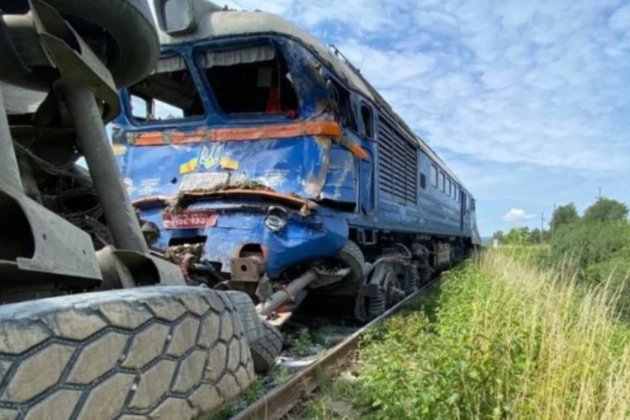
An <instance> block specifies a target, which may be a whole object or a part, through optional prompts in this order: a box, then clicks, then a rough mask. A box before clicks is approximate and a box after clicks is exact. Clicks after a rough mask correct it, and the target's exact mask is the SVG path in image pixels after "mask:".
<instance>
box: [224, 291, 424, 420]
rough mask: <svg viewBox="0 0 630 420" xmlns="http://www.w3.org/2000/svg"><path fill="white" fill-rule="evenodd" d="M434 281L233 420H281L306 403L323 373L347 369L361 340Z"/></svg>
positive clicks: (345, 340) (323, 355)
mask: <svg viewBox="0 0 630 420" xmlns="http://www.w3.org/2000/svg"><path fill="white" fill-rule="evenodd" d="M433 283H434V282H430V283H428V284H426V285H424V286H423V287H421V288H420V289H418V290H417V291H416V292H415V293H413V294H411V295H409V296H407V297H406V298H405V299H404V300H402V301H400V302H398V303H397V304H396V305H395V306H393V307H391V308H390V309H389V310H387V311H386V312H385V313H384V314H383V315H381V316H379V317H378V318H375V319H374V320H372V321H371V322H370V323H368V324H366V325H365V326H363V327H361V328H360V329H358V330H357V331H355V332H354V333H352V334H351V335H349V336H348V337H346V338H345V339H344V340H343V341H341V342H340V343H339V344H337V345H336V346H334V347H333V348H331V349H329V350H327V351H326V352H324V354H322V355H321V356H320V357H318V358H317V359H316V360H315V361H314V362H313V363H312V364H311V365H309V366H308V367H306V368H304V369H303V370H301V371H299V372H297V373H296V374H294V375H293V376H292V377H291V378H290V379H289V380H288V381H286V382H284V383H282V384H280V385H278V386H276V387H275V388H273V389H272V390H271V391H269V392H268V393H266V394H265V395H263V396H262V397H261V398H259V399H258V400H256V401H254V402H253V403H252V404H251V405H249V406H248V407H247V408H246V409H244V410H243V411H241V412H239V413H238V414H236V415H235V416H233V417H232V418H231V420H248V419H280V418H282V417H283V416H285V415H287V414H288V413H290V412H291V410H293V409H294V408H295V407H296V406H297V405H299V404H300V402H301V401H303V397H304V396H306V395H311V394H312V393H313V392H314V391H316V390H317V388H318V387H319V386H320V378H321V377H322V375H321V372H322V371H331V370H332V371H334V370H337V369H340V368H342V367H344V366H345V365H346V364H347V363H348V361H349V360H350V358H351V357H352V355H353V354H354V353H355V352H356V350H357V349H358V346H359V341H360V339H361V337H362V336H363V335H364V334H365V333H366V332H367V331H369V330H370V329H372V328H373V327H375V326H376V325H378V324H380V323H381V322H383V321H384V320H385V319H387V318H389V317H390V316H392V315H393V314H395V313H396V312H398V311H399V310H400V309H401V308H402V307H403V306H404V305H405V304H406V303H407V302H409V301H410V300H411V299H413V298H414V297H416V296H418V295H419V293H420V292H422V291H424V290H426V289H427V288H428V287H429V286H431V285H432V284H433Z"/></svg>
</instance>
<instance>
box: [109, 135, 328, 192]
mask: <svg viewBox="0 0 630 420" xmlns="http://www.w3.org/2000/svg"><path fill="white" fill-rule="evenodd" d="M329 148H330V142H328V143H326V142H318V141H315V139H314V138H312V137H297V138H290V139H278V140H273V139H272V140H253V141H231V142H211V141H205V142H201V143H193V144H179V145H158V146H128V148H127V152H126V155H125V157H124V158H122V157H120V158H119V163H120V164H121V170H122V171H123V177H124V178H125V182H126V184H127V185H128V188H129V194H130V197H131V199H132V201H135V200H139V199H142V198H146V197H151V196H171V197H173V196H175V195H176V194H177V193H178V192H179V191H180V188H181V187H182V185H184V186H185V185H186V178H190V177H191V175H192V174H215V173H225V174H228V179H227V183H228V185H227V186H240V187H256V188H262V187H266V188H269V189H272V190H274V191H276V192H279V193H283V194H293V195H298V196H301V197H303V198H308V199H317V198H318V197H319V194H320V193H321V190H322V188H323V184H324V181H325V179H326V173H327V168H328V159H329V158H328V154H329ZM196 178H197V179H200V180H201V181H200V183H198V187H199V188H200V189H204V188H207V189H213V188H216V187H217V186H216V185H213V181H212V179H214V178H216V177H212V176H210V175H209V176H208V177H207V180H208V181H207V183H206V184H205V185H204V183H203V178H204V177H203V176H197V177H196Z"/></svg>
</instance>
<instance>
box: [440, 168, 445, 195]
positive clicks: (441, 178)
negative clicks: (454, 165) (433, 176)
mask: <svg viewBox="0 0 630 420" xmlns="http://www.w3.org/2000/svg"><path fill="white" fill-rule="evenodd" d="M440 187H441V188H442V192H446V176H445V175H444V172H440Z"/></svg>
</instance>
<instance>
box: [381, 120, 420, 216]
mask: <svg viewBox="0 0 630 420" xmlns="http://www.w3.org/2000/svg"><path fill="white" fill-rule="evenodd" d="M378 139H379V140H378V153H379V160H378V181H379V190H380V191H381V192H385V193H389V194H392V195H393V196H395V197H398V198H400V199H402V200H404V201H405V202H408V203H414V204H415V203H416V197H417V189H418V173H417V172H418V163H417V159H418V154H417V149H416V147H415V146H414V145H412V144H411V143H409V142H408V141H407V140H406V139H405V138H404V137H403V136H402V135H401V134H400V133H399V132H398V131H396V130H395V129H394V127H393V126H392V125H391V124H390V123H389V122H388V121H387V120H386V119H384V118H382V117H381V118H379V124H378Z"/></svg>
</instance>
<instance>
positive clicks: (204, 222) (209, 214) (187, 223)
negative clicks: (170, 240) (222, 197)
mask: <svg viewBox="0 0 630 420" xmlns="http://www.w3.org/2000/svg"><path fill="white" fill-rule="evenodd" d="M162 220H163V221H164V228H165V229H203V228H207V227H212V226H214V225H216V224H217V214H216V213H215V212H213V211H209V210H187V211H175V212H170V213H163V214H162Z"/></svg>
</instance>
